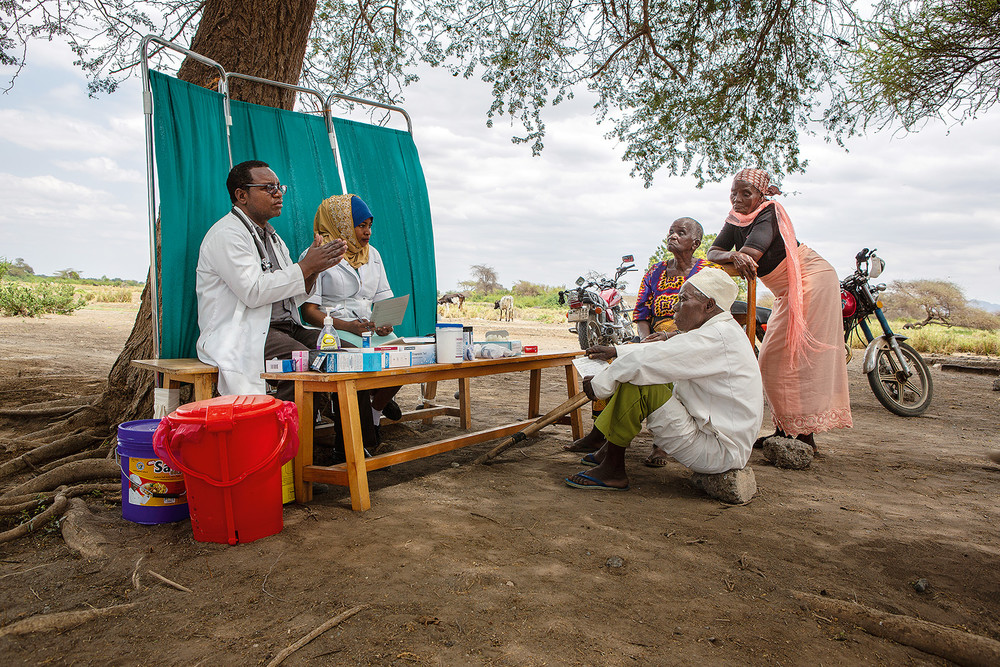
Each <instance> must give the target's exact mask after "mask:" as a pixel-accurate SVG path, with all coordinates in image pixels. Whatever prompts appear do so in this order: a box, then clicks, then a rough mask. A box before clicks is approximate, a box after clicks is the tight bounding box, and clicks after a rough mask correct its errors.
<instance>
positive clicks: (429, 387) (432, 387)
mask: <svg viewBox="0 0 1000 667" xmlns="http://www.w3.org/2000/svg"><path fill="white" fill-rule="evenodd" d="M437 390H438V383H437V382H425V383H424V384H423V395H422V396H421V400H422V401H423V405H424V407H428V406H427V404H428V403H431V402H432V401H433V400H434V397H435V396H437ZM433 423H434V417H428V418H427V419H425V420H424V424H426V425H427V426H430V425H431V424H433Z"/></svg>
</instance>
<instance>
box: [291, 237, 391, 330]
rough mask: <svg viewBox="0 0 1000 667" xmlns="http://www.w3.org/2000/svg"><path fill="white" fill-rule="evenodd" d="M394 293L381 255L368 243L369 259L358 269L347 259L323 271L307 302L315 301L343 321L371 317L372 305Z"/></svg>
mask: <svg viewBox="0 0 1000 667" xmlns="http://www.w3.org/2000/svg"><path fill="white" fill-rule="evenodd" d="M392 296H393V294H392V289H391V288H390V287H389V278H388V276H386V274H385V267H384V266H383V265H382V256H381V255H380V254H379V252H378V250H376V249H375V248H374V247H372V246H368V261H367V262H366V263H364V264H362V265H361V266H359V267H358V268H357V269H355V268H354V267H352V266H351V265H350V263H348V262H347V260H344V261H342V262H340V263H339V264H337V265H336V266H334V267H331V268H329V269H327V270H326V271H323V272H322V273H321V274H319V278H318V279H317V280H316V289H315V291H314V292H313V294H312V296H310V297H309V298H308V299H306V303H315V304H317V305H319V307H320V308H321V309H323V311H324V312H325V311H326V309H327V308H330V309H331V311H330V312H331V314H332V315H333V316H334V317H337V318H339V319H342V320H359V319H371V316H372V304H373V303H374V302H376V301H382V300H383V299H389V298H391V297H392Z"/></svg>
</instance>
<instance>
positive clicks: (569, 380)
mask: <svg viewBox="0 0 1000 667" xmlns="http://www.w3.org/2000/svg"><path fill="white" fill-rule="evenodd" d="M579 393H580V381H579V379H578V378H577V376H576V366H574V365H573V362H572V361H570V363H568V364H566V395H567V396H569V397H570V398H572V397H573V396H576V395H577V394H579ZM569 421H570V425H571V428H572V430H573V439H574V440H579V439H580V438H582V437H583V417H582V416H581V415H580V408H577V409H576V410H573V412H571V413H569Z"/></svg>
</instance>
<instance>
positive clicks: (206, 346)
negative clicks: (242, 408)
mask: <svg viewBox="0 0 1000 667" xmlns="http://www.w3.org/2000/svg"><path fill="white" fill-rule="evenodd" d="M250 224H253V223H252V222H251V223H250ZM271 242H272V244H273V247H274V251H275V255H276V257H277V260H278V266H277V267H274V271H272V272H267V271H265V270H264V269H263V267H262V266H261V258H260V254H259V252H258V250H257V245H256V243H255V241H254V237H253V236H251V234H250V230H249V229H248V228H247V226H246V225H245V224H244V223H243V221H242V220H241V219H240V218H239V217H237V214H236V213H234V212H230V213H228V214H227V215H226V216H224V217H223V218H222V219H221V220H219V221H218V222H216V223H215V224H214V225H212V228H211V229H209V230H208V233H207V234H205V238H204V239H203V240H202V242H201V248H200V250H199V251H198V270H197V274H196V278H195V289H196V291H197V293H198V328H199V329H200V330H201V333H200V335H199V336H198V358H199V359H201V360H202V361H204V362H205V363H206V364H212V365H214V366H218V367H219V393H220V394H263V393H264V392H265V391H266V389H267V386H266V384H265V382H264V380H262V379H260V374H261V373H263V372H264V341H265V339H266V338H267V331H268V329H269V328H270V324H271V305H272V304H273V303H275V302H277V301H281V300H283V299H293V303H294V307H293V308H292V317H293V318H294V319H295V321H296V322H298V323H299V324H301V320H300V319H299V312H298V311H299V309H298V306H300V305H301V304H302V303H303V301H305V297H306V296H307V293H306V288H305V279H304V278H303V276H302V270H301V269H300V268H299V265H298V264H293V263H292V260H291V258H290V257H289V256H288V248H287V247H285V244H284V243H283V242H282V241H281V238H280V237H279V236H278V235H277V234H274V235H273V237H272V238H271Z"/></svg>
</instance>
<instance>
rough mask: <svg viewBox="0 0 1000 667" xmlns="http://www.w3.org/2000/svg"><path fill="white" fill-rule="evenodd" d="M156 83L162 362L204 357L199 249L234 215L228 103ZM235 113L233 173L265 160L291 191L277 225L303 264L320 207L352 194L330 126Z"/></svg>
mask: <svg viewBox="0 0 1000 667" xmlns="http://www.w3.org/2000/svg"><path fill="white" fill-rule="evenodd" d="M150 84H151V86H152V89H153V131H154V140H155V146H156V168H157V181H158V186H159V204H160V229H161V232H160V238H161V250H160V257H161V270H160V276H161V281H160V287H161V291H162V307H161V313H160V321H161V328H160V331H161V342H160V357H161V358H164V359H176V358H184V357H194V356H196V354H197V352H196V350H195V345H196V343H197V341H198V304H197V296H196V294H195V270H196V268H197V265H198V248H199V247H200V245H201V240H202V239H203V238H204V236H205V233H206V232H207V231H208V229H209V228H210V227H211V226H212V225H213V224H215V222H216V221H217V220H218V219H219V218H221V217H222V216H224V215H225V214H226V213H227V212H228V211H229V209H230V208H231V207H232V204H231V203H230V201H229V194H228V193H227V192H226V176H227V175H228V174H229V157H228V155H229V154H228V151H227V149H226V137H225V127H226V126H225V120H224V111H223V97H222V95H221V94H220V93H216V92H214V91H211V90H208V89H206V88H202V87H200V86H195V85H193V84H189V83H186V82H184V81H181V80H179V79H176V78H173V77H170V76H167V75H165V74H161V73H159V72H155V71H151V72H150ZM231 112H232V118H233V126H232V130H231V142H232V150H233V164H238V163H240V162H243V161H244V160H263V161H264V162H267V163H268V164H270V165H271V168H272V169H273V170H274V172H275V173H276V174H277V175H278V178H279V179H280V180H281V182H282V183H287V184H288V185H289V191H288V194H286V195H285V200H284V202H285V206H284V208H283V210H282V213H281V216H280V217H278V218H275V219H274V220H272V221H271V224H272V225H274V227H275V229H276V230H277V231H278V234H279V235H280V236H281V238H282V239H283V240H284V241H285V243H286V244H287V245H288V248H289V251H290V252H291V254H292V259H293V260H296V259H298V256H299V253H300V252H301V251H302V250H304V249H305V248H306V246H308V245H309V243H310V242H311V240H312V223H313V216H314V214H315V212H316V207H317V206H318V205H319V203H320V202H321V201H322V200H323V198H325V197H329V196H331V195H336V194H342V193H341V188H340V178H339V176H338V174H337V168H336V163H335V162H334V159H333V152H332V150H331V148H330V140H329V137H328V135H327V132H326V125H325V124H324V122H323V119H322V118H320V117H317V116H311V115H309V114H302V113H296V112H292V111H284V110H282V109H274V108H271V107H262V106H257V105H255V104H246V103H243V102H232V104H231Z"/></svg>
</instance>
